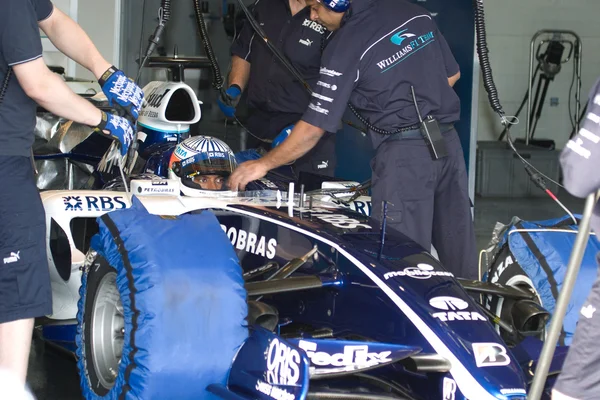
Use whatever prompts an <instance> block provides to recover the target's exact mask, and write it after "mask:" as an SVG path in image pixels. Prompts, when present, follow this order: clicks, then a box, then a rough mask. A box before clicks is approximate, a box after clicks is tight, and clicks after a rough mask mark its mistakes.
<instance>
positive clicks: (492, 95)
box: [473, 0, 563, 191]
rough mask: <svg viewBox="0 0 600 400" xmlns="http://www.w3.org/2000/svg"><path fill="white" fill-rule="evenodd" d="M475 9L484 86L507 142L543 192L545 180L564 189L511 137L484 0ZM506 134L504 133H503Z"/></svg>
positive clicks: (478, 49)
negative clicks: (494, 65)
mask: <svg viewBox="0 0 600 400" xmlns="http://www.w3.org/2000/svg"><path fill="white" fill-rule="evenodd" d="M473 7H474V9H475V33H476V36H477V54H478V55H479V63H480V65H481V73H482V75H483V86H484V87H485V91H486V92H487V93H488V99H489V102H490V106H491V107H492V109H493V110H494V111H495V112H496V113H497V114H498V115H499V116H500V119H501V120H502V125H504V127H505V131H506V138H507V142H508V144H509V146H510V148H511V149H512V151H513V152H514V153H515V154H516V155H517V157H519V159H520V160H521V162H522V163H523V164H524V166H525V170H526V171H527V174H528V175H529V177H530V178H531V180H532V181H533V182H534V183H535V184H536V185H537V186H538V187H539V188H540V189H542V190H543V191H546V190H547V188H546V186H545V182H544V178H545V179H547V180H548V181H550V182H552V183H554V184H555V185H557V186H559V187H563V186H562V185H561V184H560V183H558V182H556V181H554V180H553V179H552V178H549V177H548V176H547V175H545V174H544V173H542V172H541V171H540V170H539V169H537V168H536V167H534V166H533V165H532V164H531V163H530V162H529V161H527V160H525V158H523V156H522V155H521V154H520V153H519V152H518V151H517V149H516V148H515V145H514V143H513V140H512V137H511V136H510V126H511V125H512V124H513V123H514V122H513V121H510V120H509V118H507V117H506V116H505V114H504V110H503V109H502V105H501V104H500V99H499V98H498V90H497V89H496V84H495V83H494V77H493V76H492V67H491V65H490V57H489V55H488V48H487V34H486V31H485V15H484V10H483V0H473ZM512 119H514V117H513V118H512ZM503 133H504V132H503Z"/></svg>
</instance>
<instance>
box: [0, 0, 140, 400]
mask: <svg viewBox="0 0 600 400" xmlns="http://www.w3.org/2000/svg"><path fill="white" fill-rule="evenodd" d="M40 28H41V30H42V31H43V32H44V33H45V34H46V35H47V36H48V38H49V39H50V40H51V41H52V43H54V45H55V46H56V48H57V49H59V50H60V51H61V52H62V53H64V54H65V55H66V56H67V57H69V58H71V59H73V60H74V61H76V62H77V63H79V64H81V65H82V66H84V67H85V68H87V69H88V70H90V71H91V72H93V73H94V75H95V76H96V77H97V78H98V79H99V83H100V85H101V87H102V90H103V92H104V93H105V95H106V97H107V99H108V100H109V103H110V104H111V105H115V106H116V105H117V104H119V105H120V106H122V107H123V110H125V111H127V112H128V113H129V114H130V116H131V121H132V122H133V120H134V119H135V118H137V115H138V113H139V107H140V106H141V102H142V100H143V92H142V90H141V89H140V88H139V87H138V86H137V85H135V84H134V83H133V81H131V80H129V79H128V78H126V77H125V76H124V74H123V73H122V71H119V70H117V69H116V68H115V67H113V66H111V65H110V63H108V62H107V61H106V60H105V59H104V58H103V57H102V56H101V55H100V53H99V52H98V50H97V49H96V48H95V47H94V45H93V44H92V42H91V41H90V39H89V37H88V36H87V35H86V34H85V32H84V31H83V30H82V29H81V27H79V25H77V24H76V23H75V22H74V21H73V20H72V19H70V18H69V17H68V16H67V15H65V14H64V13H62V12H61V11H60V10H59V9H57V8H54V6H53V4H52V2H51V1H50V0H4V1H2V11H1V12H0V89H1V90H0V98H2V97H3V100H0V102H1V104H0V188H1V189H0V370H2V371H4V373H6V371H9V373H11V374H12V375H14V379H15V381H16V382H17V384H19V385H22V387H25V381H26V375H27V366H28V359H29V350H30V345H31V338H32V333H33V324H34V318H36V317H43V316H45V315H49V314H52V295H51V288H50V276H49V272H48V259H47V255H46V243H45V237H46V223H45V215H44V208H43V206H42V202H41V199H40V194H39V192H38V189H37V187H36V183H35V177H34V167H33V166H34V164H33V160H32V158H31V155H32V144H33V142H34V129H35V126H36V109H37V107H36V103H37V104H39V105H41V106H42V107H44V108H45V109H46V110H48V111H50V112H51V113H53V114H55V115H58V116H60V117H63V118H66V119H69V120H73V121H75V122H78V123H81V124H86V125H89V126H92V127H97V128H98V129H99V130H102V131H104V133H106V134H109V135H111V136H112V137H113V138H115V139H117V140H118V141H119V142H120V145H121V146H120V147H121V154H124V153H125V152H126V151H127V148H128V145H129V143H130V142H131V140H132V138H133V127H132V125H131V123H130V122H129V121H128V119H126V118H123V117H120V116H117V115H113V114H110V113H105V112H103V111H101V110H99V109H98V108H96V107H94V106H93V105H92V103H91V102H89V101H87V100H85V99H83V98H82V97H80V96H78V95H77V94H75V93H74V92H73V91H72V90H71V89H70V88H69V87H68V86H67V85H66V84H65V82H64V81H63V79H62V78H61V77H59V75H57V74H54V73H52V72H51V71H50V70H49V69H48V68H47V67H46V64H45V63H44V60H43V58H42V40H41V37H40ZM1 93H4V96H2V95H1ZM1 390H2V389H0V391H1ZM0 397H2V396H0Z"/></svg>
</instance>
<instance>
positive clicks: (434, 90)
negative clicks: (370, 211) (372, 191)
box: [302, 0, 460, 147]
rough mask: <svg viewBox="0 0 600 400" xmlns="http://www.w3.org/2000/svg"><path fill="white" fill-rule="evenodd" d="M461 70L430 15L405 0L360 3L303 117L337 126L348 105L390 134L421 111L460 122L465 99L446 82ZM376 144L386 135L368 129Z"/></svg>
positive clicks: (325, 62) (337, 35) (329, 52)
mask: <svg viewBox="0 0 600 400" xmlns="http://www.w3.org/2000/svg"><path fill="white" fill-rule="evenodd" d="M458 72H459V66H458V64H457V62H456V60H455V59H454V57H453V55H452V53H451V51H450V48H449V47H448V44H447V43H446V40H445V39H444V37H443V36H442V34H441V33H440V31H439V29H438V27H437V25H436V24H435V22H434V20H433V18H432V17H431V15H430V13H429V12H428V11H426V10H425V9H424V8H422V7H420V6H417V5H415V4H412V3H409V2H407V1H404V0H354V1H353V2H352V6H351V8H350V10H349V12H348V14H347V15H346V16H345V17H344V20H343V21H342V26H341V28H340V29H338V30H337V31H335V32H334V33H333V35H332V37H331V39H330V40H329V43H328V44H327V46H326V47H325V51H324V52H323V57H322V62H321V68H320V78H319V80H318V81H317V85H316V86H315V87H314V90H315V92H314V94H313V97H312V99H311V102H310V104H309V108H308V109H307V110H306V112H305V113H304V115H303V117H302V120H303V121H305V122H308V123H310V124H312V125H315V126H317V127H319V128H322V129H324V130H325V131H333V132H335V131H336V130H337V127H338V126H339V124H340V120H341V119H342V116H343V114H344V111H345V108H346V105H347V103H348V102H350V103H351V104H352V105H353V106H354V107H355V108H356V109H357V110H358V111H359V113H360V114H362V116H364V117H365V118H366V119H367V120H368V121H369V122H370V123H371V124H372V125H375V126H376V127H377V128H380V129H384V130H386V131H388V132H393V131H396V130H397V129H398V128H402V127H408V126H412V125H414V124H417V123H418V122H419V118H418V116H417V112H416V109H415V106H414V102H413V99H412V94H411V88H410V87H411V85H412V86H414V89H415V94H416V97H417V101H418V105H419V110H420V112H421V115H422V116H423V118H425V117H426V116H428V115H431V116H433V117H435V118H436V119H437V120H438V121H439V122H441V123H451V122H456V121H458V119H459V117H460V100H459V98H458V96H457V94H456V93H455V91H454V89H453V88H452V87H450V85H449V84H448V78H449V77H451V76H453V75H456V74H457V73H458ZM370 133H371V138H372V142H373V145H374V147H378V146H379V144H380V143H381V142H382V141H383V140H384V139H385V136H383V135H380V134H377V133H374V132H370Z"/></svg>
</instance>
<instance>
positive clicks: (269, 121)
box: [219, 0, 337, 176]
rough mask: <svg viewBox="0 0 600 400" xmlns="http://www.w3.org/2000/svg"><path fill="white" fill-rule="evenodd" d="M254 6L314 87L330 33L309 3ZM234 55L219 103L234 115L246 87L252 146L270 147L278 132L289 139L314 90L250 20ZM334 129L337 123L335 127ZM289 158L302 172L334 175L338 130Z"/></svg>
mask: <svg viewBox="0 0 600 400" xmlns="http://www.w3.org/2000/svg"><path fill="white" fill-rule="evenodd" d="M252 9H253V15H254V16H255V18H256V20H257V22H258V23H259V25H260V27H261V28H262V29H263V30H264V32H265V33H266V35H267V37H268V38H269V39H270V40H271V42H272V43H273V44H274V45H275V46H276V47H277V48H278V49H279V50H280V51H281V52H282V53H283V55H284V56H285V57H286V58H287V59H288V61H289V62H290V63H291V64H292V65H293V66H294V67H295V68H296V70H298V72H299V73H300V74H301V75H302V77H303V78H304V80H305V81H306V82H307V83H308V84H309V85H310V87H311V88H312V89H313V90H314V89H315V88H316V87H317V86H318V84H319V66H320V63H321V52H322V47H323V46H324V44H325V41H326V39H327V35H328V34H330V32H327V31H326V29H325V28H324V27H323V26H322V25H321V24H319V23H317V22H314V21H312V20H311V19H310V8H309V7H307V6H306V3H305V1H304V0H257V1H256V3H254V5H253V6H252ZM231 54H232V59H231V71H230V73H229V87H228V88H227V91H226V93H227V95H226V97H225V98H223V97H221V98H220V99H219V106H220V107H221V109H222V110H223V112H224V114H225V115H227V116H229V117H232V116H233V115H234V113H235V107H236V105H237V104H238V102H239V100H240V97H241V93H242V92H243V91H246V92H247V104H248V109H249V117H248V120H247V121H246V122H245V126H246V128H247V130H248V131H249V132H250V133H251V134H249V135H248V142H247V143H248V148H262V149H264V150H267V151H268V150H270V149H271V141H273V140H274V139H275V138H276V137H278V135H280V138H279V139H278V140H280V139H281V138H285V137H286V136H287V135H288V134H289V132H291V130H290V131H288V133H286V132H285V131H286V128H289V127H290V126H291V125H293V124H295V123H296V122H298V120H300V118H301V117H302V114H303V113H304V111H305V110H306V107H307V106H308V103H309V102H310V94H309V93H308V92H307V90H306V89H305V87H304V85H303V84H302V83H301V82H299V81H298V80H297V79H296V78H294V76H293V75H292V73H291V72H290V71H289V70H288V69H287V68H286V67H285V66H284V65H283V64H282V63H281V62H280V61H279V60H278V59H277V58H276V57H275V56H274V55H273V53H272V51H271V50H270V49H269V48H268V47H267V45H266V44H265V42H264V41H263V40H261V38H260V37H259V36H258V35H257V34H256V33H255V32H254V30H253V29H252V26H251V25H250V23H249V22H248V21H247V20H245V21H244V24H243V27H242V29H241V30H240V33H239V35H238V36H237V37H236V38H235V40H234V42H233V44H232V46H231ZM335 131H337V127H335V128H333V129H332V131H331V132H335ZM254 136H257V137H258V138H255V137H254ZM294 161H295V162H294ZM290 162H294V164H293V165H294V170H295V173H296V175H297V176H298V174H299V172H300V171H307V172H312V173H318V174H321V175H327V176H334V173H335V166H336V156H335V134H334V133H327V134H325V135H324V136H323V138H322V139H321V141H320V142H319V145H318V146H316V147H315V148H314V149H312V150H310V151H309V152H307V154H306V155H304V156H303V157H300V158H299V159H298V160H295V159H293V160H290Z"/></svg>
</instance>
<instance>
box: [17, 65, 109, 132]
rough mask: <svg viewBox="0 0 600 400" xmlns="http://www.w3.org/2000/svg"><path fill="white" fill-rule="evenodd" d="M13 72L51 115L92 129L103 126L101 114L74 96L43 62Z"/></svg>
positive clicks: (18, 68)
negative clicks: (99, 125) (92, 127)
mask: <svg viewBox="0 0 600 400" xmlns="http://www.w3.org/2000/svg"><path fill="white" fill-rule="evenodd" d="M13 71H14V73H15V76H16V77H17V79H18V81H19V84H20V85H21V87H22V88H23V90H24V91H25V93H26V94H27V96H29V97H31V98H32V99H33V100H34V101H35V102H36V103H38V104H39V105H40V106H42V107H44V108H45V109H46V110H48V111H50V112H51V113H53V114H56V115H58V116H60V117H63V118H66V119H69V120H73V121H75V122H78V123H81V124H85V125H89V126H97V125H98V124H99V123H100V120H101V118H102V112H101V111H100V110H99V109H98V108H96V107H94V105H92V104H91V103H90V102H89V101H87V100H85V99H84V98H83V97H80V96H79V95H77V94H75V93H74V92H73V91H72V90H71V88H69V87H68V86H67V84H66V83H65V82H64V81H63V80H62V79H61V78H60V77H59V76H58V75H57V74H55V73H53V72H52V71H50V70H49V69H48V67H47V66H46V64H45V63H44V59H43V58H41V57H40V58H38V59H35V60H33V61H29V62H25V63H22V64H17V65H14V66H13Z"/></svg>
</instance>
